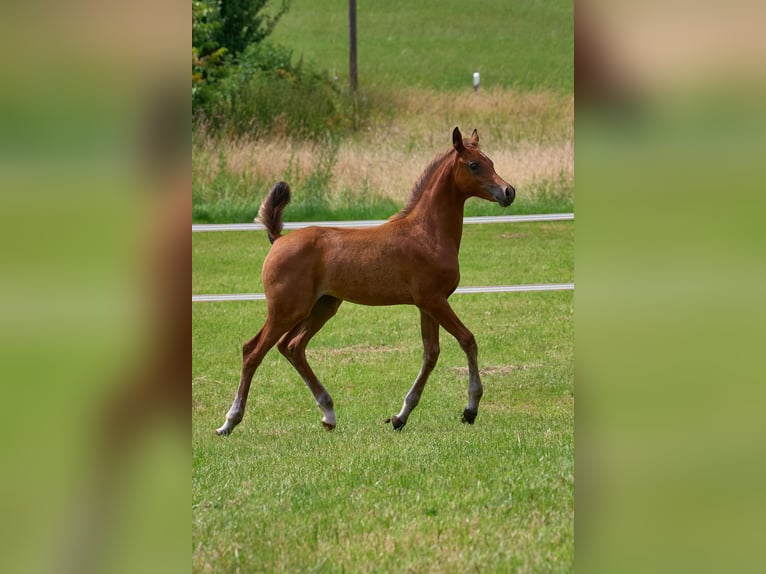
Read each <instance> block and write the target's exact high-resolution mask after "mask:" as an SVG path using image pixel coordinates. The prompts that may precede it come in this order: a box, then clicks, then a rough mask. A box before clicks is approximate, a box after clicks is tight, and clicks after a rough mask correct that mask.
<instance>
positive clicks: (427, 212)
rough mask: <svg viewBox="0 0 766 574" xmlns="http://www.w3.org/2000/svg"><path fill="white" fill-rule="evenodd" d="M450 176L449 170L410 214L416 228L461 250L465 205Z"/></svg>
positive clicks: (439, 178) (437, 240) (429, 189)
mask: <svg viewBox="0 0 766 574" xmlns="http://www.w3.org/2000/svg"><path fill="white" fill-rule="evenodd" d="M449 177H450V171H449V170H447V171H446V172H445V173H443V174H442V177H438V178H434V180H433V181H432V183H431V185H430V186H429V188H428V189H427V190H426V191H424V192H423V197H422V198H421V200H420V201H419V202H418V204H417V205H416V206H415V209H413V211H412V213H411V214H410V216H411V217H410V220H411V221H412V224H413V225H420V226H423V227H425V228H426V230H427V233H428V235H429V236H430V237H432V238H433V241H434V242H435V243H440V244H444V245H454V247H455V249H456V251H457V250H459V249H460V240H461V238H462V236H463V205H464V203H465V202H464V201H462V200H461V199H460V198H459V196H458V193H457V190H455V189H454V184H453V183H452V182H451V181H450V180H449V179H447V178H449Z"/></svg>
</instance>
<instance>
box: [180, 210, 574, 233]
mask: <svg viewBox="0 0 766 574" xmlns="http://www.w3.org/2000/svg"><path fill="white" fill-rule="evenodd" d="M573 219H574V213H545V214H534V215H488V216H481V217H464V218H463V224H464V225H475V224H478V223H522V222H535V221H571V220H573ZM386 221H387V220H385V219H368V220H361V221H286V222H285V225H284V228H285V229H300V228H302V227H310V226H318V227H375V226H376V225H381V224H383V223H385V222H386ZM264 229H266V228H265V227H264V226H263V225H261V224H260V223H204V224H203V223H199V224H193V225H192V232H193V233H197V232H208V231H263V230H264Z"/></svg>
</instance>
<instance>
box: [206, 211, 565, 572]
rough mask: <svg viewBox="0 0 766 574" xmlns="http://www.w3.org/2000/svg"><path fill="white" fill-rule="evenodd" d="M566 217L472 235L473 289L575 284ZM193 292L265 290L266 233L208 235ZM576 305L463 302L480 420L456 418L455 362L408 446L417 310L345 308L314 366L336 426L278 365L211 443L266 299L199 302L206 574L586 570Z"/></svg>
mask: <svg viewBox="0 0 766 574" xmlns="http://www.w3.org/2000/svg"><path fill="white" fill-rule="evenodd" d="M573 232H574V225H573V223H571V222H555V223H553V222H551V223H536V224H531V223H524V224H498V225H479V226H466V227H465V232H464V237H463V249H462V253H461V265H462V275H463V280H462V281H461V285H487V284H512V283H547V282H563V281H571V280H572V279H573V253H572V239H573ZM193 239H194V251H193V261H194V268H193V269H194V271H193V292H194V293H216V292H217V293H232V292H256V291H260V290H261V288H260V283H259V276H260V264H261V262H262V259H263V256H264V255H265V253H266V252H267V249H268V242H267V240H266V238H265V234H264V233H262V232H260V233H259V232H244V233H210V234H204V233H196V234H194V235H193ZM573 300H574V296H573V293H572V292H571V291H567V292H543V293H502V294H488V295H454V296H453V297H452V298H451V303H452V305H453V307H454V308H455V310H456V312H457V313H458V315H459V316H460V317H461V318H462V319H463V321H464V322H465V324H466V325H467V326H468V327H469V328H470V329H471V330H472V331H473V332H474V334H475V336H476V339H477V342H478V345H479V363H480V366H481V367H482V373H483V382H484V386H485V394H484V399H483V400H482V403H481V407H480V410H479V416H478V418H477V420H476V424H475V425H473V426H469V425H464V424H461V423H460V422H459V420H460V413H461V412H462V410H463V408H464V406H465V403H466V388H467V369H466V360H465V356H464V355H463V353H462V351H461V350H460V348H459V347H458V345H457V343H456V342H455V341H454V340H453V339H452V338H451V337H450V336H449V335H448V334H447V333H445V332H444V331H442V335H441V342H442V353H441V357H440V359H439V363H438V365H437V367H436V369H435V370H434V372H433V374H432V375H431V378H430V380H429V383H428V385H427V386H426V389H425V392H424V394H423V399H422V401H421V403H420V405H419V406H418V408H417V409H416V410H415V411H414V412H413V414H412V416H411V417H410V420H409V422H408V424H407V426H406V427H405V428H404V430H403V431H402V432H395V431H393V429H392V428H391V426H390V424H386V423H385V422H384V421H385V419H386V418H387V417H389V416H390V415H392V414H394V413H396V412H397V411H398V410H399V408H400V406H401V402H402V400H403V398H404V395H405V394H406V392H407V390H408V388H409V386H410V385H411V383H412V381H413V380H414V378H415V376H416V374H417V372H418V370H419V368H420V360H421V353H422V347H421V343H420V335H419V321H418V312H417V310H416V309H415V308H414V307H406V306H401V307H376V308H373V307H362V306H356V305H352V304H348V303H345V304H344V305H343V306H341V308H340V311H339V312H338V315H337V316H336V317H335V318H334V319H332V320H331V321H330V322H329V323H328V324H327V326H326V327H325V328H324V329H323V330H322V331H321V332H320V333H319V334H318V335H317V336H316V337H315V339H314V340H313V341H312V344H311V346H310V347H309V352H308V356H309V361H310V362H311V363H312V366H313V367H314V369H315V370H316V372H317V374H318V375H319V377H320V378H321V379H322V381H323V382H324V383H325V385H326V386H327V388H328V390H329V391H330V393H331V394H332V395H333V398H334V399H335V405H336V413H337V415H338V427H337V428H336V430H335V431H333V432H326V431H324V430H323V429H322V425H321V423H320V418H321V416H320V411H319V410H318V409H317V408H316V406H315V405H314V401H313V398H312V396H311V394H310V392H309V391H308V389H306V388H305V385H304V384H303V382H302V381H301V379H300V378H299V376H298V375H297V374H296V373H295V371H294V370H293V369H292V368H291V367H290V366H289V364H288V363H287V361H286V360H285V359H284V358H283V357H282V356H281V355H280V354H279V353H278V352H277V351H276V350H273V351H272V352H271V353H269V355H267V357H266V359H265V360H264V363H263V364H262V366H261V368H260V369H259V371H258V372H257V373H256V376H255V378H254V381H253V387H252V389H251V392H250V401H249V404H248V410H247V413H246V415H245V419H244V420H243V422H242V423H241V424H240V425H239V426H238V427H237V428H236V430H235V431H234V433H233V434H232V435H231V436H229V437H218V436H216V435H215V434H214V429H215V428H216V427H217V426H219V425H220V424H221V422H222V421H223V417H224V415H225V413H226V411H227V409H228V407H229V405H230V403H231V400H232V398H233V395H234V392H235V389H236V384H237V380H238V376H239V367H240V360H241V345H242V343H243V342H244V341H245V340H247V339H248V338H250V337H252V336H253V335H254V334H255V332H256V331H257V330H258V329H259V328H260V326H261V324H262V322H263V320H264V318H265V311H266V306H265V304H264V302H262V301H256V302H227V303H195V304H193V305H192V318H193V341H192V342H193V390H192V397H193V467H192V568H193V571H194V572H236V571H241V572H509V571H519V572H565V571H571V570H572V569H573V563H574V557H573V552H574V551H573V548H574V432H573V431H574V360H573V320H572V319H573Z"/></svg>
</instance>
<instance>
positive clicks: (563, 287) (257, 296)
mask: <svg viewBox="0 0 766 574" xmlns="http://www.w3.org/2000/svg"><path fill="white" fill-rule="evenodd" d="M573 290H574V283H547V284H542V285H492V286H488V287H458V288H457V289H456V290H455V293H456V294H461V293H522V292H529V291H573ZM265 300H266V295H264V294H263V293H233V294H225V295H192V303H209V302H219V301H265Z"/></svg>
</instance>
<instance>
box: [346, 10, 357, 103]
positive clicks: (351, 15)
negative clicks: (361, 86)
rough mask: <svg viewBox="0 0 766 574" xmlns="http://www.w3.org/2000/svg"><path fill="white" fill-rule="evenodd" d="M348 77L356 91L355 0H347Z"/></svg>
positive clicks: (353, 90)
mask: <svg viewBox="0 0 766 574" xmlns="http://www.w3.org/2000/svg"><path fill="white" fill-rule="evenodd" d="M348 79H349V82H350V83H351V91H352V92H356V86H357V80H356V0H348Z"/></svg>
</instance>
